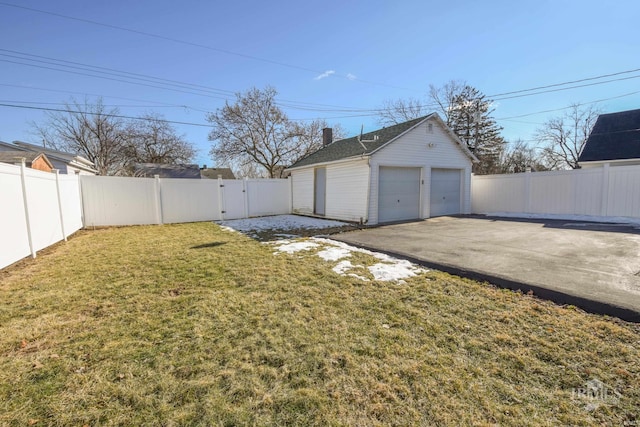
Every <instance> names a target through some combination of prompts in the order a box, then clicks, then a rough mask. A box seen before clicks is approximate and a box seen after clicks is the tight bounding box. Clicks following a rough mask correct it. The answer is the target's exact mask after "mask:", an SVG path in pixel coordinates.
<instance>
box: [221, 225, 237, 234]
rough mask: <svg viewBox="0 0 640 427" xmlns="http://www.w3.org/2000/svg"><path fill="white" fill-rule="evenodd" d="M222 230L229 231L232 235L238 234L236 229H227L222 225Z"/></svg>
mask: <svg viewBox="0 0 640 427" xmlns="http://www.w3.org/2000/svg"><path fill="white" fill-rule="evenodd" d="M220 228H221V229H222V231H228V232H230V233H237V231H236V230H234V229H233V228H231V227H227V226H224V225H221V226H220Z"/></svg>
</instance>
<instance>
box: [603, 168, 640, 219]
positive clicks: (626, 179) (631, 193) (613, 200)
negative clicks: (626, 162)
mask: <svg viewBox="0 0 640 427" xmlns="http://www.w3.org/2000/svg"><path fill="white" fill-rule="evenodd" d="M606 212H607V215H609V216H628V217H640V166H617V167H612V168H609V193H608V200H607V210H606Z"/></svg>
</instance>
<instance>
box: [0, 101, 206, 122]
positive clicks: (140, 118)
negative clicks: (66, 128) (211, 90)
mask: <svg viewBox="0 0 640 427" xmlns="http://www.w3.org/2000/svg"><path fill="white" fill-rule="evenodd" d="M0 107H8V108H24V109H28V110H40V111H53V112H60V113H71V114H87V115H89V116H103V117H113V118H118V119H132V120H146V119H145V118H144V117H133V116H124V115H121V114H110V113H92V112H89V111H76V110H65V109H62V108H45V107H32V106H28V105H15V104H3V103H0ZM158 121H161V122H164V123H171V124H176V125H187V126H201V127H208V128H212V127H213V126H212V125H206V124H203V123H190V122H177V121H174V120H165V119H158Z"/></svg>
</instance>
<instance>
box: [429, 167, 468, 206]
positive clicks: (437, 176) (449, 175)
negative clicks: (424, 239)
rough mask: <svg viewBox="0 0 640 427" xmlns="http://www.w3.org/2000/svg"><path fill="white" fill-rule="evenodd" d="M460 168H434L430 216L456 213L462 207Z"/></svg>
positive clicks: (432, 171) (432, 172)
mask: <svg viewBox="0 0 640 427" xmlns="http://www.w3.org/2000/svg"><path fill="white" fill-rule="evenodd" d="M461 175H462V174H461V171H460V169H432V170H431V197H430V216H440V215H454V214H459V213H461V209H460V194H461V191H460V183H461Z"/></svg>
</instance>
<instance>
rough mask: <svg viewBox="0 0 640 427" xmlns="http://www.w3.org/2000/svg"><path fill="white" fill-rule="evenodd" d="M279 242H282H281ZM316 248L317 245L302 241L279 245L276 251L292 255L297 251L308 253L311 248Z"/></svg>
mask: <svg viewBox="0 0 640 427" xmlns="http://www.w3.org/2000/svg"><path fill="white" fill-rule="evenodd" d="M280 242H282V240H281V241H280ZM318 246H319V245H318V244H317V243H313V242H309V241H308V240H302V241H300V242H292V243H285V244H284V245H280V246H278V251H280V252H286V253H288V254H293V253H295V252H299V251H308V250H311V249H313V248H317V247H318Z"/></svg>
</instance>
